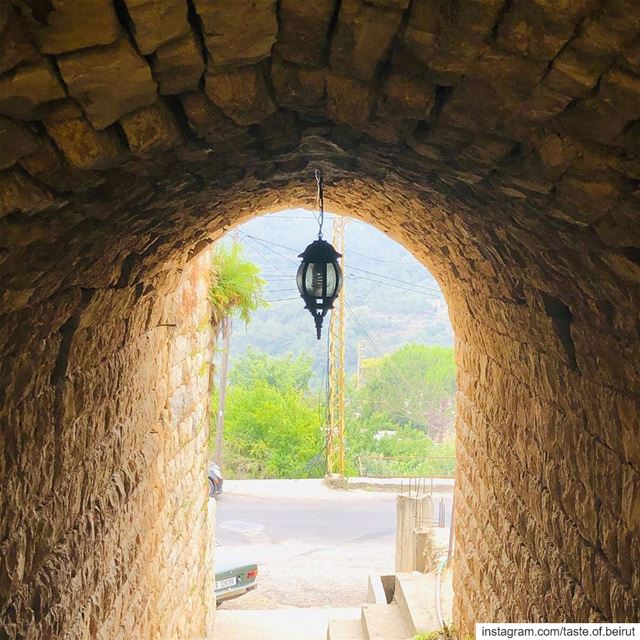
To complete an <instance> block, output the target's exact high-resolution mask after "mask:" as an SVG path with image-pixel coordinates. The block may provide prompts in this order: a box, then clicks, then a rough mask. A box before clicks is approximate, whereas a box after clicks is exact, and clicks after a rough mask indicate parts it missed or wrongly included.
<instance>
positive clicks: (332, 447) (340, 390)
mask: <svg viewBox="0 0 640 640" xmlns="http://www.w3.org/2000/svg"><path fill="white" fill-rule="evenodd" d="M344 226H345V219H344V218H343V217H341V216H336V217H335V218H334V219H333V246H334V247H335V249H336V251H337V252H338V253H340V254H342V257H341V258H340V259H339V263H340V268H341V269H342V273H343V274H344ZM344 292H345V283H344V281H343V284H342V289H341V290H340V293H339V294H338V297H337V298H336V300H335V302H334V304H333V311H332V312H331V320H330V322H329V399H328V408H329V411H328V424H327V475H331V474H334V473H337V474H339V475H341V476H344V423H345V417H344V405H345V397H344V396H345V391H344V387H345V384H344V381H345V378H344V352H345V343H344V338H345V331H344V310H345V309H344V305H345V298H344Z"/></svg>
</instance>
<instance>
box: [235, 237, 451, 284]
mask: <svg viewBox="0 0 640 640" xmlns="http://www.w3.org/2000/svg"><path fill="white" fill-rule="evenodd" d="M244 235H245V236H246V237H247V238H251V239H252V240H255V241H256V242H259V243H260V244H262V245H273V246H274V247H278V248H280V249H285V250H286V251H293V252H295V251H296V249H292V248H291V247H286V246H284V245H282V244H278V243H277V242H271V241H270V240H265V239H264V238H258V237H256V236H253V235H250V234H248V233H247V234H244ZM265 248H269V247H265ZM270 251H272V252H273V253H275V254H276V255H279V256H280V257H281V258H284V259H285V260H288V261H289V262H292V263H294V264H296V265H297V263H296V262H294V261H293V260H291V259H290V258H288V257H287V256H285V255H283V254H281V253H280V252H278V251H275V250H274V249H270ZM349 269H351V270H353V271H361V272H362V273H367V274H369V275H373V276H376V277H377V278H384V279H386V280H390V281H392V282H397V283H399V284H404V285H408V286H411V287H415V288H416V289H422V290H424V291H428V292H430V293H437V294H438V295H442V292H441V291H440V290H439V289H435V288H433V287H426V286H424V285H421V284H417V283H415V282H407V281H405V280H399V279H398V278H393V277H392V276H387V275H384V274H383V273H375V272H374V271H369V270H368V269H362V268H360V267H353V266H350V267H349Z"/></svg>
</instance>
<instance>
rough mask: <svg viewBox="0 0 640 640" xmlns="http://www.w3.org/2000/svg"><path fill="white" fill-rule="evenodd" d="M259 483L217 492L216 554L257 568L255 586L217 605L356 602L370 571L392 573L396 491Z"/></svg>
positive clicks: (249, 606)
mask: <svg viewBox="0 0 640 640" xmlns="http://www.w3.org/2000/svg"><path fill="white" fill-rule="evenodd" d="M291 482H297V483H300V482H301V481H291ZM302 482H304V481H302ZM249 483H251V484H249ZM263 483H264V484H260V483H256V482H252V481H247V484H246V485H243V484H242V481H236V482H235V483H231V482H230V483H229V484H228V489H227V487H225V492H224V493H223V494H222V495H221V496H220V497H219V498H218V499H217V514H216V540H217V541H218V542H219V543H220V545H221V546H219V547H218V548H217V549H216V553H221V554H232V555H233V556H234V557H236V558H242V559H245V560H246V561H249V562H257V563H258V567H259V576H258V588H257V589H256V590H255V591H253V592H251V593H248V594H246V595H245V596H242V597H241V598H238V599H236V600H232V601H228V602H225V603H224V604H223V605H222V606H223V608H225V609H275V608H287V607H357V606H359V605H360V604H361V603H362V602H364V601H365V598H366V592H367V579H368V575H369V574H370V573H377V574H385V573H392V572H393V568H394V561H395V532H396V512H395V503H396V494H395V493H391V492H371V491H340V490H332V489H326V488H324V487H323V486H320V485H317V486H316V485H313V484H311V483H310V482H309V483H308V484H305V485H302V487H303V488H302V490H301V491H296V490H293V491H291V492H290V493H287V491H288V489H287V486H286V485H283V484H278V485H276V484H273V485H269V481H263ZM298 486H299V484H298V485H295V486H294V487H298ZM448 501H449V503H450V499H448Z"/></svg>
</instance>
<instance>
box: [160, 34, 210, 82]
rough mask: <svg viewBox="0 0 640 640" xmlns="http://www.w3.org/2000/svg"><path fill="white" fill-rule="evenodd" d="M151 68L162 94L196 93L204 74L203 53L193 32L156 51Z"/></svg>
mask: <svg viewBox="0 0 640 640" xmlns="http://www.w3.org/2000/svg"><path fill="white" fill-rule="evenodd" d="M151 67H152V69H153V74H154V76H155V78H156V80H157V81H158V85H159V87H160V93H161V94H163V95H172V94H176V93H188V92H190V91H195V90H196V89H197V88H198V86H199V85H200V78H201V77H202V73H203V72H204V68H205V65H204V60H203V59H202V52H201V51H200V45H199V44H198V42H197V40H196V38H195V36H194V35H193V33H191V31H189V33H187V34H186V35H185V36H182V37H181V38H177V39H176V40H173V41H172V42H168V43H167V44H165V45H162V46H161V47H159V48H158V49H156V51H155V53H154V54H153V58H152V62H151Z"/></svg>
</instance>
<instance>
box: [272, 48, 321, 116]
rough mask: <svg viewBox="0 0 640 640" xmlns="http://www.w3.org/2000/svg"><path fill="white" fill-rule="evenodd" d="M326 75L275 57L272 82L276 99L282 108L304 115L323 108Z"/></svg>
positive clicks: (318, 70) (317, 70)
mask: <svg viewBox="0 0 640 640" xmlns="http://www.w3.org/2000/svg"><path fill="white" fill-rule="evenodd" d="M325 78H326V73H325V71H323V70H320V69H309V68H308V67H302V66H298V65H293V64H288V63H286V62H283V61H282V60H281V59H280V58H278V57H277V56H274V58H273V60H272V64H271V80H272V83H273V90H274V93H275V98H276V100H277V102H278V104H280V105H281V106H283V107H285V108H287V109H291V110H294V111H299V112H302V113H306V112H314V111H317V110H319V109H320V108H321V106H322V104H323V102H324V96H325V84H326V82H325Z"/></svg>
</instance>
